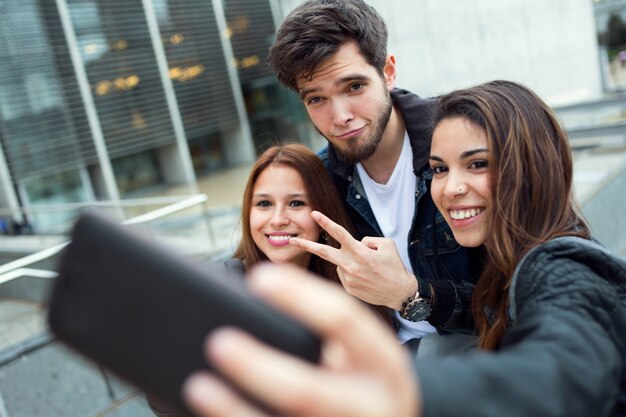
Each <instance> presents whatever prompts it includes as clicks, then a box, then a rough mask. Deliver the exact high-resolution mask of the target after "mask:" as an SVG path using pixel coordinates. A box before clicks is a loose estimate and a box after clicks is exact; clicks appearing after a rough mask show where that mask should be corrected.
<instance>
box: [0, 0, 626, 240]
mask: <svg viewBox="0 0 626 417" xmlns="http://www.w3.org/2000/svg"><path fill="white" fill-rule="evenodd" d="M299 2H300V1H299V0H125V1H121V0H54V1H52V0H0V219H1V221H0V231H2V230H6V231H7V232H12V231H17V232H19V233H23V232H31V231H33V232H34V233H42V234H46V233H48V234H49V233H58V232H59V230H65V229H66V228H67V225H68V221H69V220H71V218H72V216H73V212H72V211H70V210H66V211H63V210H46V209H42V208H41V207H42V206H46V207H49V206H50V205H62V204H74V203H89V202H93V201H111V202H116V201H120V200H124V199H130V198H138V197H146V196H157V195H162V194H164V193H165V194H167V193H172V191H171V190H172V189H174V190H176V191H175V192H181V193H184V192H187V193H194V192H197V191H198V181H199V180H202V179H203V178H207V177H210V176H212V175H215V174H216V173H219V172H224V171H225V170H229V169H232V168H234V167H240V166H249V164H250V163H252V161H254V159H255V156H256V154H257V152H258V151H259V150H260V149H262V148H263V147H264V146H266V145H267V144H268V143H271V142H273V141H277V140H296V141H301V142H304V143H305V144H307V145H309V146H310V147H312V148H314V149H316V148H319V147H320V146H322V145H323V143H324V141H323V139H321V138H320V137H319V136H318V134H317V133H316V132H315V130H314V129H313V128H312V126H311V125H310V123H309V121H308V119H307V117H306V115H305V113H304V109H303V107H302V106H301V105H300V104H299V100H298V98H297V97H296V96H295V95H294V94H292V93H291V92H288V91H287V90H285V89H284V88H282V87H280V86H279V85H278V83H277V81H276V80H275V78H274V77H273V75H272V74H271V72H270V71H269V68H268V66H267V64H266V55H267V49H268V46H269V44H270V42H271V39H272V36H273V32H274V30H275V28H276V27H277V25H278V24H279V22H280V21H281V20H282V18H283V16H284V15H285V14H286V13H287V12H288V11H290V10H291V8H293V7H294V6H295V5H296V4H298V3H299ZM370 4H372V5H373V6H374V7H376V8H377V9H378V10H379V11H380V13H381V14H382V15H383V16H384V17H385V19H386V21H387V22H388V26H389V35H390V36H389V50H390V52H392V53H394V54H395V55H396V57H397V60H398V68H399V77H398V85H399V86H402V87H403V88H407V89H410V90H412V91H415V92H417V93H419V94H421V95H423V96H433V95H437V94H440V93H443V92H446V91H450V90H452V89H453V88H457V87H463V86H468V85H471V84H476V83H479V82H483V81H486V80H491V79H495V78H505V79H512V80H517V81H520V82H523V83H525V84H527V85H528V86H530V87H531V88H533V89H535V90H536V91H537V92H538V93H539V94H540V95H542V97H544V98H546V99H547V100H548V101H549V102H550V103H551V104H553V105H555V106H557V105H568V104H571V103H574V102H581V101H585V100H597V99H600V98H602V97H603V96H604V95H605V94H607V93H609V92H614V91H618V90H621V89H623V88H624V87H625V86H626V76H625V75H624V73H625V72H624V65H625V64H624V63H625V62H626V46H625V45H626V38H625V37H626V35H625V34H624V33H625V32H626V29H625V25H624V22H623V19H624V17H625V16H626V14H625V13H626V12H625V11H624V10H625V2H624V1H623V0H597V1H591V0H555V1H550V2H545V1H543V0H510V1H507V2H497V1H494V0H476V1H473V2H471V3H468V2H461V1H458V0H421V1H420V2H417V3H416V2H413V1H411V0H395V1H393V2H388V1H383V0H371V1H370ZM200 191H204V190H200ZM229 191H231V192H233V193H234V194H237V193H238V192H239V191H240V190H229ZM218 192H222V191H221V190H218ZM214 194H215V193H214ZM236 198H237V199H238V198H239V195H237V196H236ZM13 229H15V230H13Z"/></svg>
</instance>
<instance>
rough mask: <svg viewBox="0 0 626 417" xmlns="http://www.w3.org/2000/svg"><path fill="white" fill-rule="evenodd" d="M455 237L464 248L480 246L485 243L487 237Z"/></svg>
mask: <svg viewBox="0 0 626 417" xmlns="http://www.w3.org/2000/svg"><path fill="white" fill-rule="evenodd" d="M454 239H455V240H456V241H457V243H458V244H459V245H461V246H463V247H464V248H477V247H479V246H481V245H482V244H483V243H485V237H484V236H476V235H474V236H457V235H455V236H454Z"/></svg>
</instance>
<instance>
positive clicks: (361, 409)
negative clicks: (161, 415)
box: [184, 265, 421, 417]
mask: <svg viewBox="0 0 626 417" xmlns="http://www.w3.org/2000/svg"><path fill="white" fill-rule="evenodd" d="M248 282H249V285H250V287H251V289H252V291H254V292H255V293H257V294H258V295H259V296H260V297H261V298H264V299H265V300H267V301H268V302H270V303H271V304H273V305H274V306H275V307H277V308H278V309H280V310H282V311H283V312H285V313H286V314H288V315H290V316H292V317H294V318H295V319H297V320H300V321H301V322H302V323H304V324H305V325H307V326H309V327H310V328H311V329H312V330H313V331H314V332H316V333H318V334H319V335H320V337H321V338H322V340H323V347H322V359H321V363H320V364H319V365H312V364H309V363H307V362H304V361H301V360H299V359H296V358H294V357H293V356H289V355H287V354H284V353H282V352H279V351H277V350H275V349H273V348H270V347H268V346H267V345H263V344H261V343H260V342H259V341H257V340H255V339H253V338H252V337H251V336H249V335H247V334H245V333H243V332H241V331H239V330H236V329H232V328H226V329H221V330H217V331H216V332H214V333H213V334H211V336H210V337H209V338H208V339H207V343H206V355H207V360H208V361H209V362H211V364H212V365H213V366H214V367H215V368H216V369H218V370H219V371H220V372H221V373H222V374H223V375H224V376H226V377H227V378H228V379H229V380H230V381H232V382H233V383H235V384H236V385H237V386H239V387H240V388H241V389H242V390H243V391H245V392H246V393H248V394H249V395H250V396H251V397H253V398H255V399H256V400H258V401H260V402H262V403H264V404H267V405H268V406H269V408H271V409H273V410H276V411H277V412H278V413H280V414H281V415H302V416H311V417H315V416H320V417H322V416H323V417H334V416H336V417H367V416H372V417H374V416H376V417H386V416H389V417H392V416H393V417H415V416H419V415H420V414H419V412H418V411H419V409H420V408H421V406H420V400H421V398H420V393H419V390H418V384H417V381H416V378H415V373H414V370H413V365H412V363H411V360H410V358H409V356H408V354H407V352H406V351H405V350H404V349H403V348H402V346H401V345H399V344H398V343H397V341H396V339H395V337H394V335H393V334H392V333H391V332H390V331H389V330H388V329H387V328H386V327H385V326H384V325H383V324H382V323H381V322H380V321H379V320H377V319H376V317H375V316H374V315H373V314H372V313H371V312H370V311H369V310H368V309H367V308H366V307H365V306H363V305H362V304H360V303H358V302H356V300H354V299H351V298H350V297H348V296H347V295H346V294H345V293H343V291H341V290H339V289H337V287H335V286H333V285H331V284H329V283H327V282H324V281H322V280H320V279H318V278H317V277H315V276H312V275H311V274H309V273H307V272H306V271H302V270H300V269H297V268H295V267H292V266H276V265H273V266H263V267H260V268H258V269H256V270H254V271H253V272H252V273H251V274H250V277H249V280H248ZM303 300H306V302H303ZM184 396H185V398H186V400H187V403H188V405H189V406H190V408H191V409H192V410H193V411H194V412H195V413H197V414H198V415H199V416H202V417H220V416H233V415H249V416H266V415H267V414H266V413H265V412H263V411H262V410H260V409H258V408H256V407H254V406H253V405H252V404H250V403H249V402H247V401H245V400H244V399H243V398H242V397H241V396H239V395H238V394H237V393H236V392H235V391H233V390H232V389H231V388H229V387H228V385H226V384H224V383H223V382H222V381H221V380H220V379H219V378H218V377H216V376H215V375H211V374H208V373H200V374H196V375H193V376H192V377H190V378H189V379H188V380H187V382H186V384H185V387H184Z"/></svg>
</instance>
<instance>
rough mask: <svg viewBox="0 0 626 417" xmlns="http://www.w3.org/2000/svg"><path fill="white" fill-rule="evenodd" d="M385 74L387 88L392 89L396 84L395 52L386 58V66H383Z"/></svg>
mask: <svg viewBox="0 0 626 417" xmlns="http://www.w3.org/2000/svg"><path fill="white" fill-rule="evenodd" d="M383 75H384V79H385V84H386V85H387V90H389V91H391V90H393V88H394V87H395V85H396V57H395V56H394V55H393V54H389V55H387V59H386V60H385V68H383Z"/></svg>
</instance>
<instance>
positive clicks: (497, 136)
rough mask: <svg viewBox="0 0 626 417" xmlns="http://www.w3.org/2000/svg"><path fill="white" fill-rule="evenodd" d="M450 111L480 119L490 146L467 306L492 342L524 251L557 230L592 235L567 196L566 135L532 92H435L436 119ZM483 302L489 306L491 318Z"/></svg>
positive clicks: (509, 85) (501, 86)
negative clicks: (481, 256)
mask: <svg viewBox="0 0 626 417" xmlns="http://www.w3.org/2000/svg"><path fill="white" fill-rule="evenodd" d="M450 117H463V118H466V119H467V120H469V121H470V122H471V123H474V124H475V125H476V126H479V127H481V128H482V129H483V130H484V131H485V133H486V135H487V143H488V146H489V150H490V160H489V167H490V181H491V188H492V193H493V203H492V205H493V207H492V208H491V210H488V211H487V213H489V215H488V217H487V230H489V235H488V237H487V240H486V241H485V243H484V248H485V252H486V259H485V265H484V269H483V272H482V274H481V276H480V279H479V280H478V283H477V285H476V288H475V290H474V295H473V298H472V310H473V315H474V318H475V321H476V325H477V327H478V330H479V332H480V341H479V346H480V347H481V348H483V349H486V350H493V349H497V347H498V345H499V342H500V340H501V338H502V336H503V335H504V332H505V330H506V328H507V324H508V314H507V308H508V291H509V287H510V285H511V279H512V277H513V272H514V271H515V267H516V266H517V264H518V263H519V262H520V260H521V259H522V257H523V256H524V255H525V254H526V253H528V251H530V250H531V249H532V248H534V247H536V246H537V245H539V244H541V243H543V242H546V241H548V240H550V239H553V238H555V237H558V236H563V235H575V236H580V237H584V238H590V231H589V227H588V225H587V224H586V222H585V221H584V219H583V218H582V217H581V215H579V210H578V207H577V205H576V203H575V201H574V197H573V189H572V179H573V161H572V152H571V149H570V146H569V141H568V138H567V135H566V133H565V131H564V130H563V128H562V127H561V125H560V124H559V121H558V120H557V118H556V116H555V114H554V113H553V112H552V110H551V109H550V108H549V107H548V105H547V104H546V103H544V102H543V100H541V98H539V97H538V96H537V95H536V94H535V93H533V92H532V91H531V90H529V89H528V88H526V87H524V86H522V85H520V84H517V83H514V82H510V81H493V82H490V83H486V84H482V85H479V86H476V87H472V88H469V89H465V90H458V91H455V92H452V93H450V94H447V95H445V96H443V97H441V98H440V100H439V104H438V111H437V114H436V118H435V126H436V124H437V123H439V122H440V121H441V120H443V119H446V118H450ZM486 307H487V308H488V309H489V310H491V311H492V312H493V313H494V314H493V318H492V319H491V320H488V318H487V314H486V311H485V310H486Z"/></svg>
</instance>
